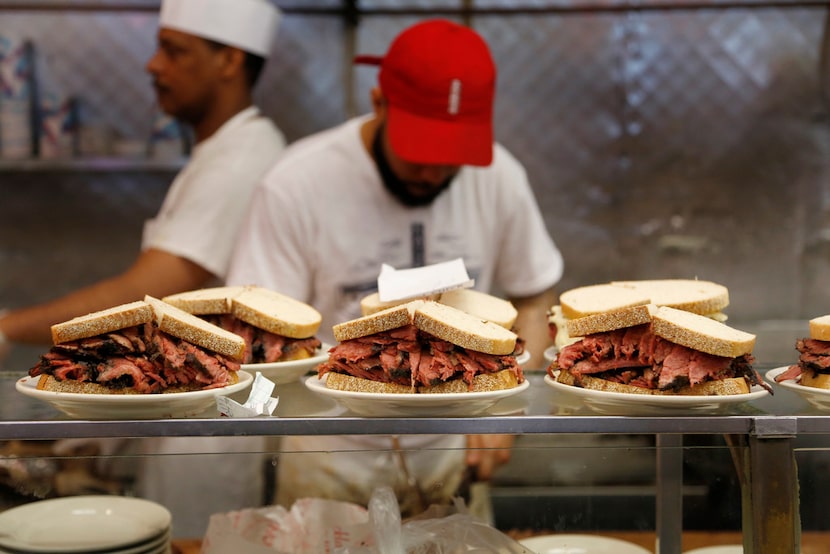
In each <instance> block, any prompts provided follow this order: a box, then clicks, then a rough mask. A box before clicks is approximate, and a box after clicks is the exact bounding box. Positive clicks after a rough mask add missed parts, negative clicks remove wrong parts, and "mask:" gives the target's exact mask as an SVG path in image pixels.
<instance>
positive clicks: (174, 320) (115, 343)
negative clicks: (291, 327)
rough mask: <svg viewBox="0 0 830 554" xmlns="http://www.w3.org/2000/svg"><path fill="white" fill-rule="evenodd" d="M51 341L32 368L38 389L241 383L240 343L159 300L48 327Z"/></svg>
mask: <svg viewBox="0 0 830 554" xmlns="http://www.w3.org/2000/svg"><path fill="white" fill-rule="evenodd" d="M52 339H53V342H54V346H52V348H51V349H50V350H49V352H48V353H46V354H44V355H43V356H41V358H40V362H39V363H38V364H37V365H36V366H35V367H33V368H32V369H30V370H29V375H30V376H32V377H37V376H40V379H39V381H38V385H37V387H38V388H39V389H43V390H52V391H60V392H81V393H91V394H146V393H165V392H184V391H192V390H201V389H211V388H219V387H224V386H227V385H231V384H234V383H236V382H237V381H238V374H237V371H238V370H239V362H240V360H241V359H242V358H243V355H244V352H245V341H243V340H242V339H241V337H239V336H238V335H235V334H233V333H230V332H228V331H225V330H223V329H220V328H219V327H216V326H215V325H211V324H210V323H208V322H206V321H204V320H202V319H199V318H198V317H195V316H193V315H191V314H188V313H187V312H184V311H182V310H179V309H178V308H176V307H174V306H171V305H169V304H167V303H165V302H162V301H161V300H158V299H156V298H152V297H149V296H148V297H146V298H145V299H144V300H139V301H136V302H131V303H128V304H122V305H120V306H115V307H113V308H109V309H107V310H102V311H99V312H94V313H91V314H87V315H84V316H80V317H76V318H74V319H70V320H69V321H66V322H63V323H58V324H56V325H53V326H52Z"/></svg>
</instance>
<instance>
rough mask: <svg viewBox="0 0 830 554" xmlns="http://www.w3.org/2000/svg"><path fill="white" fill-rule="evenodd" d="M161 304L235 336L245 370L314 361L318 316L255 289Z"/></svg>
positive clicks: (185, 296)
mask: <svg viewBox="0 0 830 554" xmlns="http://www.w3.org/2000/svg"><path fill="white" fill-rule="evenodd" d="M164 301H165V302H168V303H170V304H173V305H174V306H177V307H178V308H181V309H182V310H184V311H186V312H189V313H192V314H194V315H198V316H200V317H202V318H204V319H205V320H207V321H209V322H211V323H213V324H215V325H218V326H219V327H221V328H223V329H226V330H228V331H231V332H232V333H236V334H237V335H239V336H241V337H242V338H243V339H244V340H245V344H246V345H247V348H246V354H245V359H244V360H243V363H245V364H255V363H272V362H287V361H292V360H301V359H305V358H309V357H311V356H314V355H316V354H317V353H318V352H319V350H320V347H321V342H320V339H318V338H317V337H316V336H314V335H315V333H317V330H318V329H319V328H320V322H321V321H322V317H321V315H320V313H319V312H318V311H317V310H315V309H314V308H312V307H311V306H309V305H308V304H306V303H304V302H300V301H299V300H295V299H294V298H291V297H289V296H286V295H284V294H280V293H278V292H276V291H273V290H270V289H267V288H264V287H256V286H229V287H214V288H207V289H199V290H193V291H188V292H183V293H179V294H173V295H171V296H166V297H164Z"/></svg>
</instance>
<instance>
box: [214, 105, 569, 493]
mask: <svg viewBox="0 0 830 554" xmlns="http://www.w3.org/2000/svg"><path fill="white" fill-rule="evenodd" d="M364 121H366V118H357V119H353V120H351V121H348V122H346V123H344V124H343V125H340V126H338V127H336V128H334V129H331V130H328V131H325V132H322V133H318V134H316V135H313V136H311V137H308V138H306V139H304V140H302V141H299V142H297V143H295V144H294V145H292V146H290V147H289V148H288V149H287V150H286V151H285V154H284V155H283V156H282V157H281V158H280V160H279V161H278V163H277V164H275V166H274V167H273V168H272V169H271V170H270V171H269V172H268V174H267V175H266V176H265V179H264V180H263V183H262V184H261V186H259V187H258V188H257V190H256V191H255V192H254V196H253V200H252V202H251V209H250V213H249V216H248V219H247V220H246V222H245V225H244V226H243V229H242V230H241V232H240V235H239V242H238V243H237V247H236V251H235V253H234V258H233V260H232V262H231V267H230V269H229V272H228V279H227V281H228V283H229V284H258V285H261V286H265V287H268V288H272V289H274V290H278V291H280V292H282V293H284V294H287V295H289V296H292V297H294V298H297V299H299V300H302V301H304V302H308V303H309V304H311V305H312V306H314V307H315V308H317V310H319V311H320V313H321V314H322V316H323V321H322V325H321V327H320V331H319V332H318V336H319V337H320V339H321V340H323V341H324V342H328V343H329V344H334V338H333V334H332V331H331V328H332V325H334V324H336V323H339V322H342V321H347V320H350V319H354V318H356V317H359V316H360V299H361V298H363V297H364V296H365V295H367V294H369V293H371V292H373V291H375V290H377V277H378V273H379V271H380V267H381V264H382V263H386V264H389V265H391V266H393V267H395V268H397V269H402V268H408V267H414V266H421V265H427V264H432V263H436V262H441V261H447V260H450V259H454V258H458V257H461V258H463V259H464V262H465V265H466V267H467V269H468V272H469V273H470V276H471V277H472V278H474V279H475V281H476V288H477V289H479V290H483V291H491V290H493V289H497V290H500V291H502V292H503V293H504V294H506V295H507V296H511V297H523V296H531V295H534V294H538V293H540V292H542V291H544V290H546V289H548V288H549V287H551V286H553V285H554V284H555V283H556V282H557V281H558V280H559V278H560V277H561V274H562V269H563V263H562V257H561V255H560V253H559V251H558V250H557V248H556V246H555V245H554V243H553V241H552V240H551V238H550V236H549V234H548V232H547V230H546V228H545V224H544V221H543V219H542V217H541V214H540V212H539V208H538V207H537V205H536V202H535V199H534V197H533V194H532V191H531V188H530V186H529V184H528V181H527V177H526V174H525V171H524V169H523V168H522V166H521V165H520V164H519V163H518V161H517V160H516V159H515V158H514V157H513V156H512V155H511V154H510V153H509V152H507V150H505V149H504V148H503V147H501V146H499V145H496V146H495V153H494V160H493V163H492V164H491V165H490V166H489V167H485V168H478V167H464V168H462V170H461V171H460V172H459V174H458V176H457V177H456V178H455V179H454V180H453V182H452V184H451V185H450V187H449V189H447V190H446V191H444V192H443V193H442V194H441V195H440V196H439V197H438V198H437V199H436V200H435V201H434V202H433V203H432V204H431V205H430V206H427V207H418V208H412V207H407V206H404V205H403V204H401V203H400V202H399V201H398V200H397V199H395V198H394V197H393V196H392V195H391V194H389V193H388V191H387V190H386V189H385V187H384V185H383V183H382V181H381V178H380V175H379V173H378V171H377V169H376V166H375V163H374V161H373V160H372V158H371V156H370V155H369V153H368V152H367V151H366V149H365V147H364V145H363V142H362V141H361V137H360V127H361V124H362V123H363V122H364ZM390 441H391V438H390V437H379V436H359V437H355V436H332V437H329V436H312V437H296V436H289V437H283V438H282V445H281V450H282V454H281V455H280V458H279V462H278V468H279V477H278V487H277V499H278V501H279V502H280V503H282V504H286V505H288V504H290V503H291V502H292V501H293V500H294V499H295V498H298V497H302V496H323V497H329V498H336V499H339V500H346V501H353V502H359V503H364V504H365V503H366V502H367V501H368V499H369V497H370V495H371V490H372V488H373V485H375V484H380V483H386V484H389V485H390V486H392V487H393V488H394V489H395V490H397V491H399V496H405V493H406V491H407V485H406V482H405V480H404V481H402V472H401V467H400V464H401V457H400V456H399V455H398V454H397V453H395V452H394V451H392V450H390V444H391V443H390ZM463 441H464V437H461V436H453V435H440V436H432V435H430V436H411V435H410V436H402V437H401V438H400V444H401V447H402V449H403V450H404V451H405V452H404V456H405V459H406V460H408V462H407V465H408V468H407V469H408V470H409V472H410V473H412V474H414V475H415V476H416V478H417V480H418V482H419V483H421V484H422V488H423V489H425V490H426V491H429V492H428V494H430V499H431V500H438V499H441V498H445V499H446V498H447V497H448V495H451V494H452V492H453V491H454V490H455V487H456V486H457V485H458V483H459V481H460V479H461V472H462V470H463V464H464V451H463V450H462V447H463ZM376 449H380V450H383V452H382V453H378V452H377V451H376ZM344 450H348V451H351V452H349V453H348V455H337V454H336V452H338V451H344ZM361 451H362V452H361ZM294 452H299V453H298V454H293V453H294ZM332 452H334V453H335V454H332Z"/></svg>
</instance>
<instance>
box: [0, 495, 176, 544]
mask: <svg viewBox="0 0 830 554" xmlns="http://www.w3.org/2000/svg"><path fill="white" fill-rule="evenodd" d="M170 522H171V516H170V512H169V511H168V510H167V508H165V507H164V506H161V505H160V504H156V503H155V502H151V501H149V500H143V499H140V498H127V497H122V496H70V497H65V498H52V499H49V500H41V501H39V502H32V503H29V504H24V505H22V506H18V507H16V508H11V509H9V510H6V511H4V512H2V513H0V547H2V548H8V549H16V550H24V551H34V552H87V553H89V552H94V551H96V550H110V549H116V548H119V549H122V550H125V551H128V552H129V551H131V550H133V551H134V550H135V549H132V548H129V549H128V548H127V547H129V546H130V545H136V544H138V543H142V542H144V541H148V540H151V539H153V538H155V537H158V536H165V534H166V533H169V528H170ZM163 540H164V539H163ZM153 542H154V541H153ZM147 546H148V547H150V544H148V545H147ZM144 550H146V548H145V549H144ZM119 551H120V550H119ZM151 551H152V550H151ZM139 552H141V550H139Z"/></svg>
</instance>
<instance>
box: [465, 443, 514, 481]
mask: <svg viewBox="0 0 830 554" xmlns="http://www.w3.org/2000/svg"><path fill="white" fill-rule="evenodd" d="M513 439H514V437H513V435H467V459H466V463H467V466H468V467H469V468H470V470H471V471H472V474H473V476H474V478H475V479H476V480H477V481H489V480H490V479H492V478H493V474H494V473H495V471H496V469H497V468H498V467H499V466H500V465H502V464H505V463H507V462H508V461H509V460H510V448H511V447H512V446H513Z"/></svg>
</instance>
